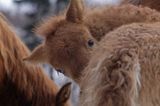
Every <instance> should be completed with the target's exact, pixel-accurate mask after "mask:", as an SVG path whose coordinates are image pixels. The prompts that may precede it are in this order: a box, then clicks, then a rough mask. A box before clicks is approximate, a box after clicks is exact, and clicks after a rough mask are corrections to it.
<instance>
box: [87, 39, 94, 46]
mask: <svg viewBox="0 0 160 106" xmlns="http://www.w3.org/2000/svg"><path fill="white" fill-rule="evenodd" d="M88 46H89V47H92V46H94V41H93V40H92V39H90V40H88Z"/></svg>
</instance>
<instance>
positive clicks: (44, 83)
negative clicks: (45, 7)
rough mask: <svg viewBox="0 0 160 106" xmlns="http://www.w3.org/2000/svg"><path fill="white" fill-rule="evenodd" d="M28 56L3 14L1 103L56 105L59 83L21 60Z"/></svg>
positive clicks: (0, 28)
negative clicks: (56, 83)
mask: <svg viewBox="0 0 160 106" xmlns="http://www.w3.org/2000/svg"><path fill="white" fill-rule="evenodd" d="M28 55H29V51H28V49H27V48H26V46H25V45H24V44H23V43H22V42H21V41H20V39H19V38H18V37H17V36H16V35H15V33H14V32H12V31H11V28H10V27H9V26H8V24H7V23H6V22H5V21H4V19H3V17H2V15H0V106H55V96H56V93H57V91H58V89H57V86H56V85H55V83H54V82H53V81H52V80H50V79H49V78H48V77H47V75H45V74H44V72H43V70H42V69H41V68H39V67H35V66H32V65H29V64H25V63H24V62H23V61H22V58H23V57H25V56H28Z"/></svg>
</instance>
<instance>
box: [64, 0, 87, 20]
mask: <svg viewBox="0 0 160 106" xmlns="http://www.w3.org/2000/svg"><path fill="white" fill-rule="evenodd" d="M83 11H84V4H83V0H71V1H70V5H69V8H68V11H67V14H66V20H68V21H70V22H73V23H81V22H82V21H83Z"/></svg>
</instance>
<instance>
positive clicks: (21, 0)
mask: <svg viewBox="0 0 160 106" xmlns="http://www.w3.org/2000/svg"><path fill="white" fill-rule="evenodd" d="M84 1H85V4H86V6H88V7H94V8H96V7H99V6H103V5H117V4H118V3H119V2H120V0H84ZM68 3H69V0H0V12H2V13H3V14H4V15H5V16H6V17H7V19H8V20H9V22H10V23H11V25H12V27H13V30H14V31H16V33H17V35H18V36H19V37H20V38H21V39H22V40H23V42H24V43H25V44H26V45H27V46H28V48H29V49H30V50H33V48H35V47H36V46H37V45H38V44H39V43H41V42H42V39H41V38H39V37H37V36H36V35H34V33H33V29H34V26H36V25H37V23H39V22H40V21H42V20H43V19H45V18H46V17H49V16H55V15H57V14H60V12H63V10H64V9H66V7H67V6H68ZM44 69H45V71H46V73H47V75H48V76H49V77H50V78H51V79H52V80H53V81H55V82H56V84H57V85H58V86H62V85H63V84H65V83H66V82H69V81H71V80H70V79H69V78H66V77H65V76H63V75H62V74H60V73H57V72H56V71H54V69H53V68H51V67H50V66H48V65H44ZM72 82H73V81H72ZM78 94H79V87H78V86H77V85H76V84H75V83H74V82H73V84H72V96H71V101H72V104H73V106H76V103H77V100H78Z"/></svg>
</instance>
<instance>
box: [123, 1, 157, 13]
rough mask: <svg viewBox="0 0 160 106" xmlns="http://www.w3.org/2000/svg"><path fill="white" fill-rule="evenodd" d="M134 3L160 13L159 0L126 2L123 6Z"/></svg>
mask: <svg viewBox="0 0 160 106" xmlns="http://www.w3.org/2000/svg"><path fill="white" fill-rule="evenodd" d="M126 3H132V4H134V5H141V6H147V7H150V8H152V9H156V10H158V11H160V1H159V0H124V1H123V2H122V4H126Z"/></svg>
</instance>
